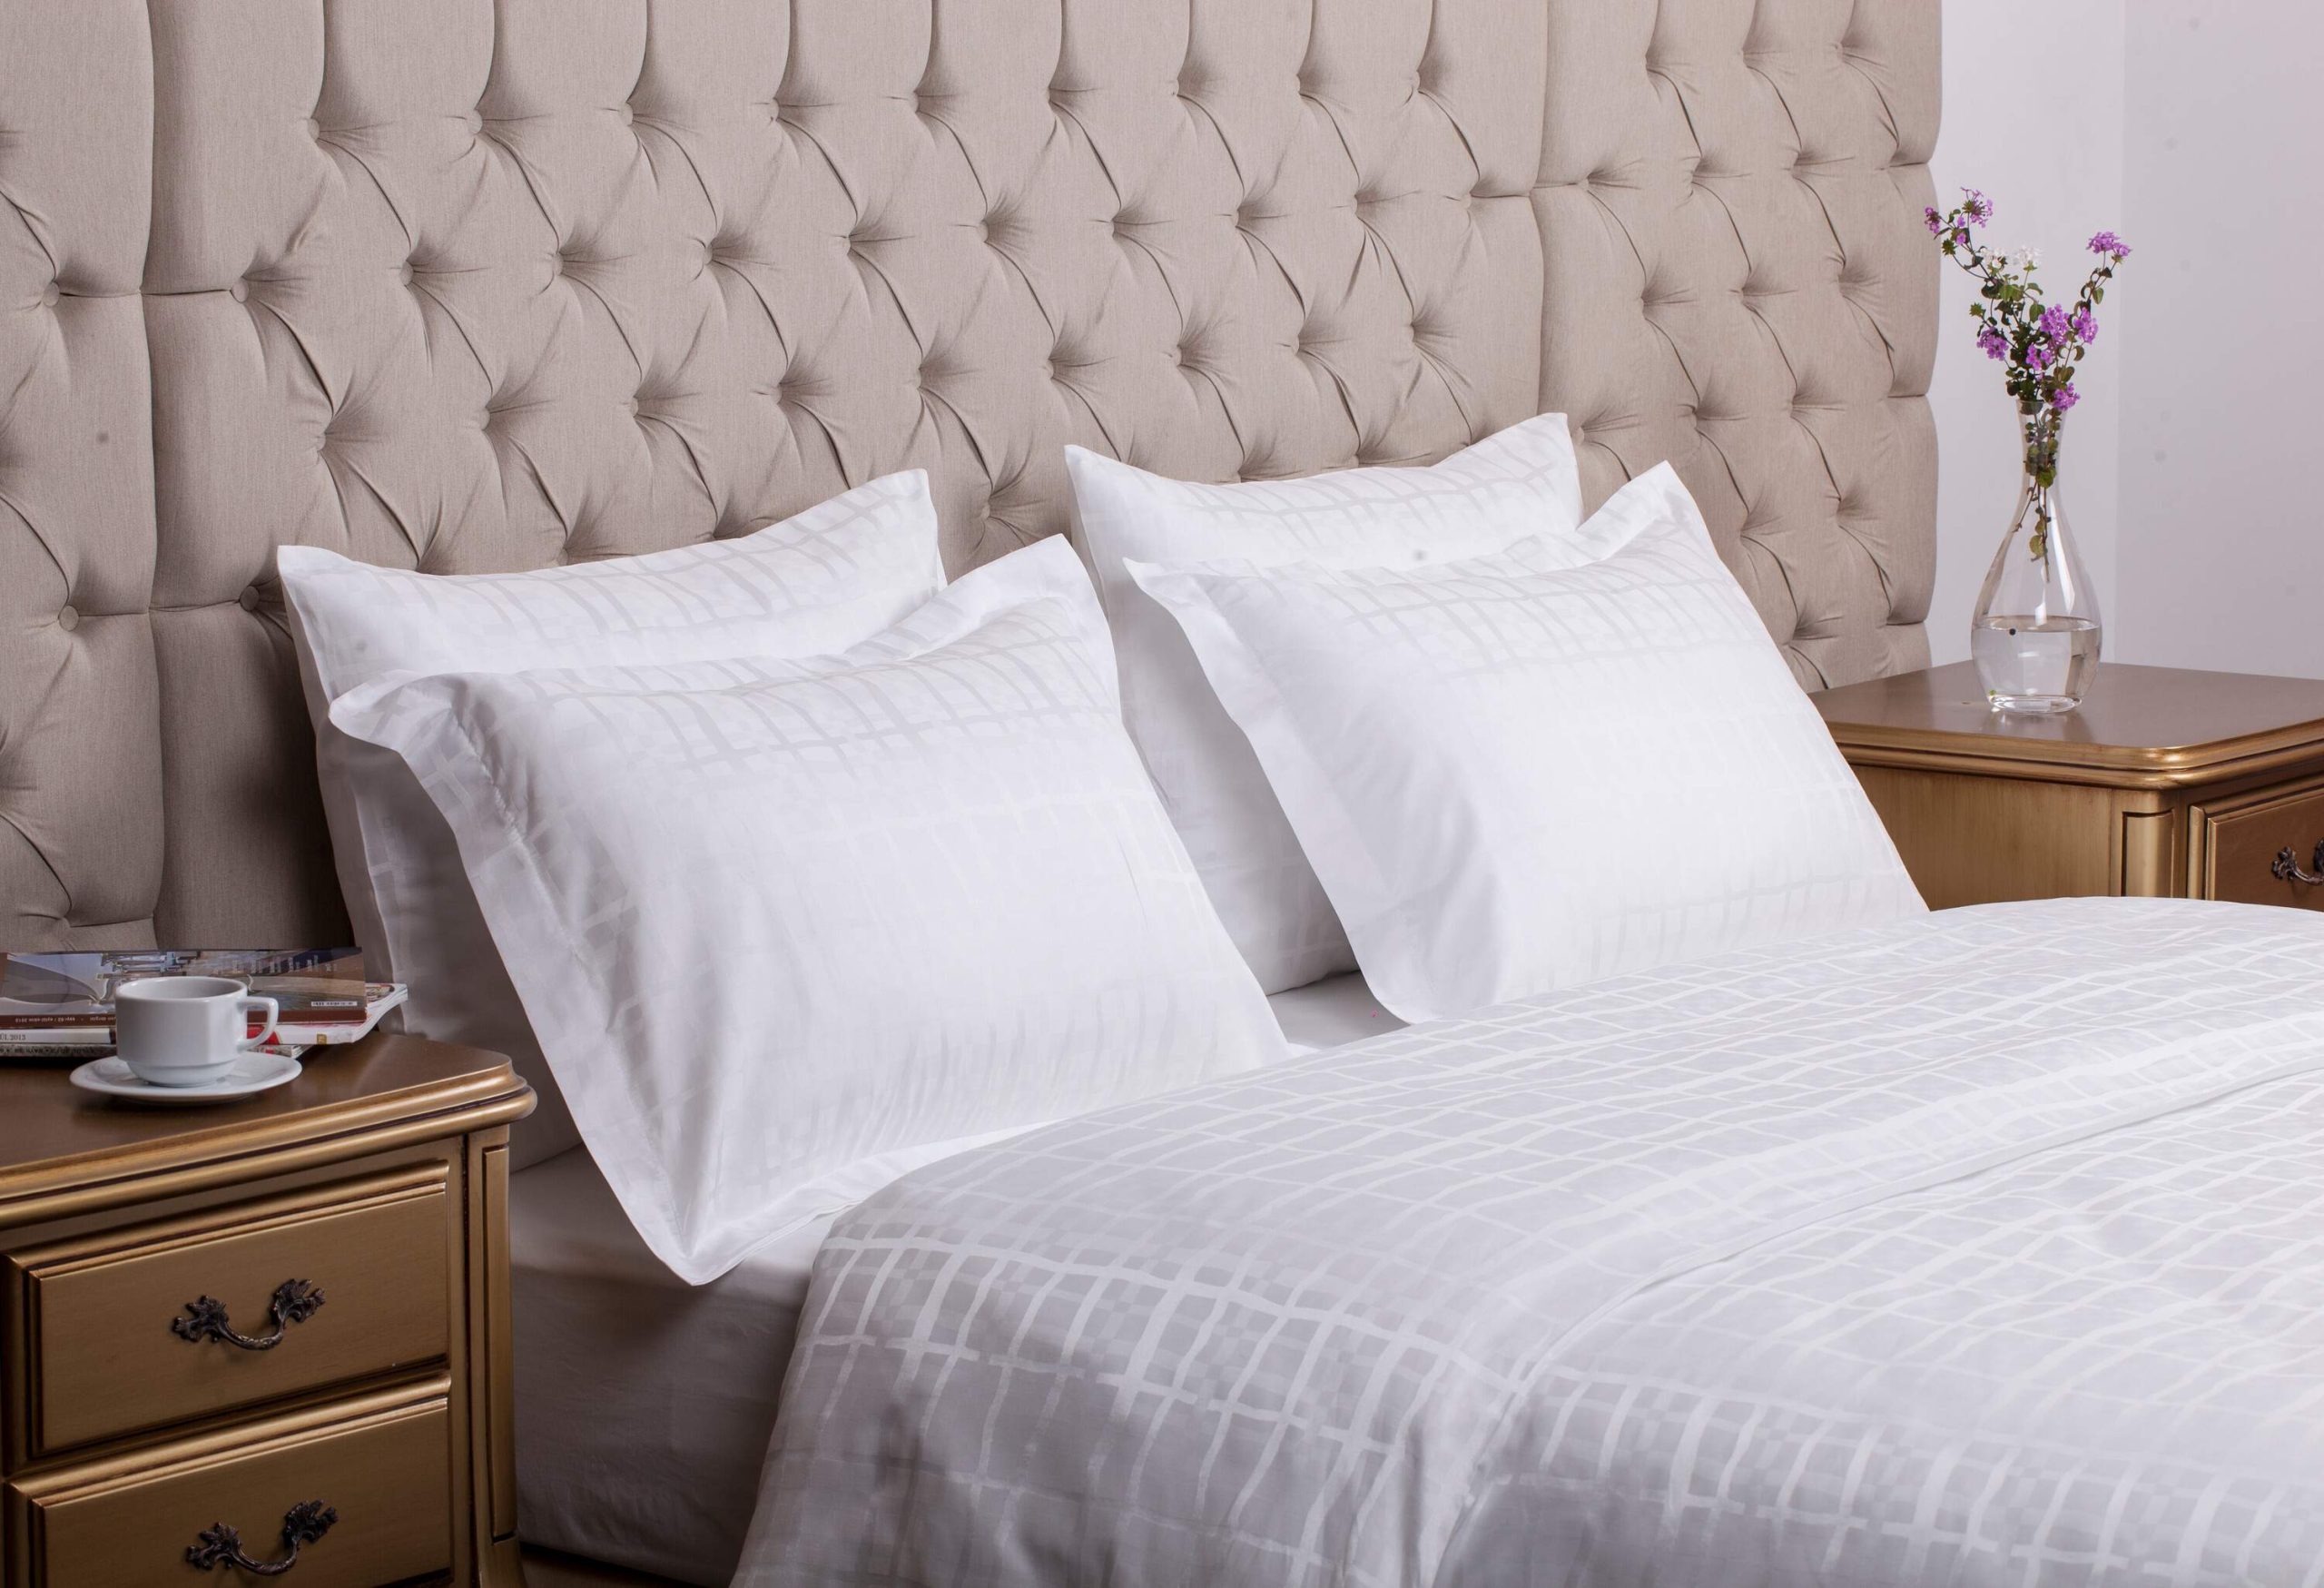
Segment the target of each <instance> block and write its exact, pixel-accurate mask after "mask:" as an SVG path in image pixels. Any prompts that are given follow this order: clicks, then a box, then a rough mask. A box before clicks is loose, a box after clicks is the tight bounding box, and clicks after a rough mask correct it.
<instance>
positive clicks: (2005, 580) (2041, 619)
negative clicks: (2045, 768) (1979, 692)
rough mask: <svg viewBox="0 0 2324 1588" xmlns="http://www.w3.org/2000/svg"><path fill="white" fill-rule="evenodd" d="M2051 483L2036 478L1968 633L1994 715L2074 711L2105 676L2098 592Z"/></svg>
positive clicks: (2052, 474) (2027, 486)
mask: <svg viewBox="0 0 2324 1588" xmlns="http://www.w3.org/2000/svg"><path fill="white" fill-rule="evenodd" d="M2048 472H2049V478H2050V481H2051V483H2049V484H2047V485H2044V484H2043V483H2041V477H2040V476H2038V475H2036V474H2034V473H2033V472H2031V471H2029V472H2028V473H2027V474H2026V476H2025V483H2024V485H2023V486H2021V487H2020V488H2019V489H2018V494H2017V513H2016V516H2015V517H2014V518H2013V519H2012V520H2011V522H2010V526H2009V533H2008V534H2007V535H2004V537H2002V542H2001V549H2000V550H1999V551H1996V552H1995V553H1994V566H1993V567H1991V568H1990V569H1988V570H1987V571H1986V574H1985V587H1984V589H1983V590H1982V591H1980V592H1979V593H1978V596H1977V611H1976V616H1974V618H1973V619H1972V620H1971V622H1970V627H1969V654H1970V656H1971V657H1972V658H1973V659H1974V661H1975V662H1976V665H1977V676H1978V678H1979V679H1981V680H1982V681H1983V682H1984V686H1985V698H1986V699H1987V700H1988V701H1990V702H1991V703H1992V704H1993V708H1994V710H1995V711H2014V712H2060V711H2072V710H2073V708H2074V707H2075V706H2077V705H2081V704H2082V697H2083V695H2085V694H2087V693H2088V692H2089V689H2090V681H2091V679H2092V678H2093V676H2095V675H2096V674H2097V672H2098V650H2099V642H2100V639H2101V638H2102V635H2103V632H2104V631H2103V629H2102V626H2101V625H2100V622H2099V616H2098V590H2097V587H2095V586H2094V585H2093V584H2092V583H2091V581H2090V573H2089V570H2088V569H2087V568H2085V567H2083V561H2082V554H2081V552H2080V551H2079V550H2078V549H2077V548H2076V547H2075V546H2074V543H2073V535H2072V533H2071V532H2070V531H2069V530H2068V529H2067V528H2066V517H2065V509H2064V508H2063V507H2062V506H2061V505H2060V503H2059V500H2058V488H2057V483H2056V472H2057V471H2056V469H2055V467H2054V465H2053V467H2052V468H2051V469H2050V470H2049V471H2048Z"/></svg>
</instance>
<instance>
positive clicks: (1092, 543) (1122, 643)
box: [1065, 413, 1581, 992]
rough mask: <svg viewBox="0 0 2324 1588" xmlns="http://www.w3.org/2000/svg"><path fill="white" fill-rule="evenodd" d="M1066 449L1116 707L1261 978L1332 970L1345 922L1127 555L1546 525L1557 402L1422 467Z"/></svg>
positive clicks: (1353, 543)
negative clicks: (1174, 465)
mask: <svg viewBox="0 0 2324 1588" xmlns="http://www.w3.org/2000/svg"><path fill="white" fill-rule="evenodd" d="M1065 460H1066V469H1067V473H1068V475H1069V476H1070V477H1071V479H1072V482H1073V523H1074V534H1075V536H1076V538H1078V541H1079V543H1080V546H1081V548H1082V552H1083V554H1084V555H1085V556H1086V557H1088V560H1089V566H1090V568H1091V571H1092V572H1093V573H1095V575H1096V576H1097V579H1098V592H1099V594H1100V595H1101V596H1102V597H1104V599H1105V603H1106V615H1107V617H1108V620H1109V621H1110V622H1111V623H1112V625H1113V630H1114V646H1115V650H1116V652H1117V653H1118V656H1119V658H1120V666H1121V679H1122V712H1123V717H1124V720H1125V721H1126V722H1127V723H1128V725H1129V732H1130V737H1131V738H1133V739H1135V740H1136V741H1137V747H1138V751H1139V753H1140V754H1141V755H1144V756H1145V757H1146V765H1147V771H1148V772H1149V773H1151V774H1153V777H1154V783H1155V786H1156V787H1157V789H1159V790H1160V791H1161V794H1162V803H1163V804H1164V805H1165V806H1166V807H1167V809H1168V811H1169V813H1170V818H1171V820H1172V821H1174V822H1176V823H1177V827H1178V832H1179V833H1180V835H1181V836H1183V837H1184V838H1185V839H1186V841H1187V850H1188V852H1189V853H1192V854H1193V856H1194V859H1195V865H1196V869H1197V870H1198V871H1200V872H1201V873H1202V879H1203V883H1204V885H1205V886H1206V887H1207V888H1208V889H1209V890H1210V896H1211V898H1212V900H1213V902H1216V904H1217V906H1218V912H1219V915H1220V917H1221V918H1222V919H1223V920H1224V921H1225V922H1226V929H1227V931H1228V932H1230V933H1232V934H1233V936H1234V938H1235V942H1236V946H1237V947H1239V948H1240V949H1241V950H1242V951H1243V956H1244V958H1245V959H1246V960H1248V961H1249V962H1250V964H1251V969H1252V970H1253V972H1256V974H1257V976H1258V978H1259V981H1260V984H1261V985H1262V986H1264V987H1265V989H1266V991H1269V992H1277V991H1283V990H1284V989H1285V988H1290V987H1298V986H1304V985H1305V984H1306V983H1307V982H1310V981H1315V979H1316V978H1318V977H1320V976H1326V975H1329V974H1331V973H1332V972H1334V971H1344V970H1347V969H1348V968H1349V967H1350V965H1351V964H1352V963H1353V960H1352V958H1351V956H1350V954H1349V952H1348V943H1347V936H1346V934H1345V932H1343V931H1342V929H1341V926H1340V922H1339V921H1338V919H1337V918H1336V917H1335V916H1334V913H1333V911H1332V906H1331V902H1330V901H1329V900H1328V899H1327V898H1325V896H1324V890H1323V888H1322V887H1321V886H1320V885H1319V884H1318V883H1317V882H1316V880H1315V869H1314V868H1313V867H1312V866H1311V865H1310V864H1309V863H1308V861H1307V858H1306V857H1305V855H1303V854H1302V853H1300V846H1299V842H1298V839H1297V838H1296V837H1295V835H1294V833H1293V832H1292V829H1291V827H1290V826H1289V825H1288V824H1286V823H1285V820H1284V814H1283V810H1282V807H1281V805H1280V804H1278V803H1277V801H1276V799H1275V794H1274V793H1273V792H1271V791H1270V790H1269V788H1268V787H1267V780H1266V777H1265V774H1263V773H1262V772H1261V771H1260V769H1259V764H1258V763H1257V762H1256V760H1254V759H1253V758H1252V754H1251V746H1250V745H1248V744H1247V743H1246V742H1245V740H1244V737H1243V735H1242V734H1241V733H1239V732H1237V731H1236V726H1235V724H1234V723H1233V721H1231V720H1230V719H1229V718H1228V716H1227V715H1226V712H1224V711H1223V710H1221V709H1220V706H1219V704H1218V701H1217V699H1216V696H1215V695H1213V694H1212V692H1211V689H1210V686H1208V685H1207V684H1206V683H1205V682H1204V681H1203V676H1202V669H1201V667H1200V666H1199V665H1198V664H1197V663H1196V660H1195V657H1194V656H1193V654H1192V653H1191V652H1190V651H1188V650H1187V642H1186V639H1185V636H1183V635H1181V634H1180V633H1179V631H1178V626H1177V624H1175V623H1173V622H1172V621H1171V620H1170V618H1169V616H1168V615H1167V614H1166V613H1165V612H1164V611H1163V610H1162V609H1161V608H1160V607H1157V606H1156V605H1155V604H1154V602H1153V601H1151V600H1150V599H1148V598H1147V597H1146V596H1145V595H1144V594H1143V593H1142V592H1141V591H1140V590H1139V589H1138V587H1137V584H1136V583H1135V582H1134V581H1133V580H1132V579H1131V578H1130V577H1129V575H1128V572H1127V571H1126V570H1125V565H1126V564H1127V563H1128V562H1131V561H1140V562H1158V563H1169V564H1181V563H1189V562H1202V561H1207V560H1210V559H1212V558H1216V557H1237V558H1242V559H1245V560H1246V561H1248V562H1250V563H1252V564H1254V565H1255V566H1262V567H1264V566H1267V565H1270V564H1275V563H1283V562H1290V561H1294V560H1299V561H1308V562H1315V563H1320V564H1324V565H1326V566H1329V565H1334V564H1342V565H1357V566H1376V565H1381V564H1404V565H1411V564H1422V563H1428V562H1436V561H1442V560H1444V559H1446V558H1451V557H1473V556H1475V555H1477V554H1478V553H1480V552H1484V551H1491V550H1494V549H1496V548H1498V547H1502V546H1506V545H1507V544H1509V543H1510V542H1511V541H1512V540H1515V539H1519V538H1522V537H1526V536H1536V535H1538V536H1547V537H1551V538H1556V537H1558V536H1560V535H1561V534H1563V533H1565V532H1568V531H1571V530H1572V529H1573V528H1575V526H1577V525H1578V524H1580V523H1581V476H1580V473H1579V471H1578V469H1577V468H1576V466H1575V463H1574V456H1573V442H1572V439H1571V437H1570V436H1569V435H1568V434H1567V431H1566V422H1565V416H1564V415H1563V414H1555V413H1551V414H1542V415H1540V416H1538V417H1536V418H1534V419H1527V420H1525V421H1524V422H1523V423H1521V424H1517V425H1512V426H1511V427H1510V428H1509V429H1505V430H1502V431H1501V432H1499V433H1498V434H1496V435H1492V436H1489V437H1487V438H1486V439H1484V440H1482V441H1479V442H1478V443H1476V445H1474V446H1472V447H1469V448H1467V449H1463V450H1462V451H1459V452H1455V453H1454V454H1452V456H1451V457H1450V458H1447V459H1444V460H1443V462H1441V463H1438V464H1436V465H1435V466H1434V467H1433V468H1427V469H1343V470H1340V471H1338V472H1336V473H1332V474H1320V475H1315V476H1311V477H1308V478H1300V479H1269V480H1249V481H1246V482H1244V483H1241V484H1237V485H1199V484H1192V483H1189V482H1187V481H1183V480H1175V479H1166V478H1162V477H1161V476H1159V475H1155V474H1148V473H1147V472H1146V471H1145V470H1144V469H1134V468H1132V467H1131V466H1129V465H1128V464H1127V463H1119V462H1116V461H1115V460H1114V459H1110V458H1103V457H1100V456H1098V454H1097V453H1095V452H1088V451H1085V450H1083V449H1081V448H1078V447H1068V448H1067V449H1065Z"/></svg>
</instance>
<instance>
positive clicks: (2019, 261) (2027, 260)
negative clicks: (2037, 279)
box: [2010, 248, 2042, 271]
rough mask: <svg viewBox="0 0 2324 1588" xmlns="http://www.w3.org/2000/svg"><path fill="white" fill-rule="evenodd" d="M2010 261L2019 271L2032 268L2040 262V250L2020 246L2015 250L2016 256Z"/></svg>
mask: <svg viewBox="0 0 2324 1588" xmlns="http://www.w3.org/2000/svg"><path fill="white" fill-rule="evenodd" d="M2010 262H2011V263H2013V264H2014V265H2015V266H2016V267H2017V268H2018V269H2019V270H2021V271H2030V270H2033V269H2034V268H2035V267H2036V266H2038V265H2039V264H2041V262H2042V251H2041V250H2040V249H2038V248H2021V249H2019V250H2018V251H2017V254H2016V257H2015V258H2014V259H2013V260H2011V261H2010Z"/></svg>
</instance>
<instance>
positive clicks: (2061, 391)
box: [2050, 380, 2082, 413]
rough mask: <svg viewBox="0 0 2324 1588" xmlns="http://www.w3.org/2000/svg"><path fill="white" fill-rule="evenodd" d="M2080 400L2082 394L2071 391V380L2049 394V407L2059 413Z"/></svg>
mask: <svg viewBox="0 0 2324 1588" xmlns="http://www.w3.org/2000/svg"><path fill="white" fill-rule="evenodd" d="M2081 400H2082V393H2081V392H2079V391H2076V390H2074V389H2073V381H2071V380H2069V381H2067V382H2066V383H2065V384H2064V385H2063V386H2061V387H2059V388H2058V389H2057V390H2055V391H2053V392H2052V393H2050V406H2051V407H2052V408H2053V409H2057V410H2058V411H2059V412H2060V413H2063V412H2065V411H2066V409H2070V408H2072V407H2073V405H2074V404H2075V403H2077V402H2080V401H2081Z"/></svg>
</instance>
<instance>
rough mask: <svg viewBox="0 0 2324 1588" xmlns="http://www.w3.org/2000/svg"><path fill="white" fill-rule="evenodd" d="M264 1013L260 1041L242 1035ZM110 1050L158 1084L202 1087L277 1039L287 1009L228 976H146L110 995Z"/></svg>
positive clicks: (143, 1077)
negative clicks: (253, 1017)
mask: <svg viewBox="0 0 2324 1588" xmlns="http://www.w3.org/2000/svg"><path fill="white" fill-rule="evenodd" d="M254 1013H256V1014H262V1015H264V1016H265V1017H266V1019H265V1023H264V1024H263V1025H261V1027H260V1028H259V1033H258V1035H256V1036H255V1037H246V1036H244V1035H243V1034H242V1032H243V1031H245V1030H246V1029H247V1028H248V1026H249V1024H250V1019H249V1017H250V1016H251V1015H252V1014H254ZM281 1018H282V1009H281V1005H279V1004H278V1003H276V1002H275V1001H274V1000H272V999H271V998H253V997H251V995H250V990H249V989H248V988H246V987H245V986H243V984H242V983H241V982H240V981H235V980H234V979H233V978H232V977H231V976H146V977H143V978H140V979H139V980H137V981H124V982H123V983H122V984H121V985H120V986H119V987H116V988H115V989H113V1050H114V1051H116V1052H118V1053H119V1054H120V1055H121V1057H122V1061H123V1063H125V1064H127V1065H128V1066H129V1069H130V1072H131V1073H132V1074H133V1075H135V1076H136V1077H137V1079H138V1080H143V1081H144V1082H146V1083H147V1084H149V1085H153V1086H201V1085H203V1084H204V1083H206V1082H209V1081H212V1080H218V1079H219V1078H220V1077H221V1076H222V1075H224V1074H225V1073H226V1071H227V1070H231V1069H232V1068H233V1065H234V1060H236V1059H237V1058H239V1057H240V1056H241V1055H242V1054H244V1053H247V1052H249V1051H250V1050H251V1049H252V1048H255V1047H257V1046H258V1045H259V1044H260V1043H261V1042H263V1041H266V1040H267V1039H268V1038H269V1037H271V1036H272V1035H273V1034H274V1027H275V1022H276V1021H280V1020H281Z"/></svg>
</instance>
